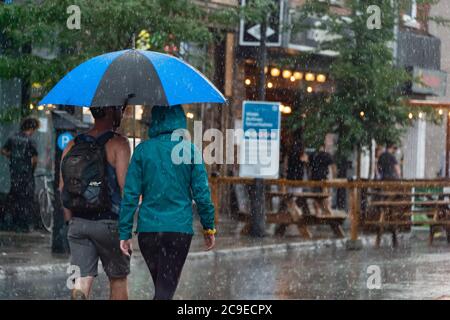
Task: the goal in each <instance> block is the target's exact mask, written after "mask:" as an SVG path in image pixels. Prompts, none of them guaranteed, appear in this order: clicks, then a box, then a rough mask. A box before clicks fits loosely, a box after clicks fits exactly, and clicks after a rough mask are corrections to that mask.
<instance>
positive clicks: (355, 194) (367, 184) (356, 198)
mask: <svg viewBox="0 0 450 320" xmlns="http://www.w3.org/2000/svg"><path fill="white" fill-rule="evenodd" d="M209 182H210V186H211V197H212V201H213V203H214V206H215V208H216V216H215V218H216V223H219V222H220V219H219V218H220V217H219V214H218V212H219V210H218V208H219V207H220V197H219V188H220V187H221V185H234V184H244V185H252V184H254V183H255V179H254V178H240V177H211V178H210V179H209ZM263 182H264V184H265V185H278V186H280V187H281V188H282V190H283V188H287V187H304V188H313V187H322V188H339V189H341V188H342V189H347V190H348V196H349V218H350V223H351V227H350V239H351V240H355V241H356V240H357V239H358V236H359V219H360V212H361V190H362V189H367V188H379V189H383V190H388V191H389V190H391V191H392V190H396V189H404V188H422V187H428V188H431V187H450V179H435V180H393V181H377V180H346V179H336V180H327V181H309V180H308V181H306V180H287V179H264V180H263Z"/></svg>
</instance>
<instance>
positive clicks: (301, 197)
mask: <svg viewBox="0 0 450 320" xmlns="http://www.w3.org/2000/svg"><path fill="white" fill-rule="evenodd" d="M329 197H330V194H328V193H314V192H285V191H271V192H266V199H267V200H269V201H268V202H269V203H270V204H271V203H272V201H270V200H272V198H280V203H279V206H278V209H277V210H274V209H273V207H272V206H270V209H269V211H268V212H267V213H266V222H267V223H274V224H276V225H277V227H276V231H275V234H276V235H279V236H283V235H284V234H285V232H286V229H287V227H288V226H289V225H291V224H294V225H296V227H297V229H298V231H299V233H300V235H301V236H303V237H304V238H307V239H311V238H312V233H311V231H310V230H309V228H308V226H311V225H329V226H330V228H331V230H332V231H333V232H334V234H335V235H336V236H337V237H339V238H343V237H344V236H345V234H344V231H343V230H342V226H341V225H342V223H343V222H344V221H345V219H346V218H347V216H346V215H345V214H337V213H333V212H332V211H331V210H330V209H329V208H328V206H327V205H326V199H327V198H329ZM307 200H312V201H314V202H316V203H317V205H318V208H319V212H314V213H312V212H311V210H310V208H309V206H308V202H307ZM240 218H241V220H245V221H246V222H247V223H246V225H245V227H244V228H243V229H242V233H244V234H246V233H248V232H249V230H250V219H249V214H244V213H241V214H240Z"/></svg>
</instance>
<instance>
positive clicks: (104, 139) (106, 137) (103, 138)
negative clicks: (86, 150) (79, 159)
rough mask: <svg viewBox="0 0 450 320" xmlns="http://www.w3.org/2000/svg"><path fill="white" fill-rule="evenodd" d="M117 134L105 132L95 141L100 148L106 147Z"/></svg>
mask: <svg viewBox="0 0 450 320" xmlns="http://www.w3.org/2000/svg"><path fill="white" fill-rule="evenodd" d="M116 134H117V133H115V132H113V131H108V132H105V133H103V134H101V135H100V136H98V137H97V138H96V139H95V140H96V141H97V143H98V144H99V145H100V146H102V147H103V146H104V145H105V144H106V143H107V142H108V141H109V140H110V139H111V138H112V137H114V136H115V135H116Z"/></svg>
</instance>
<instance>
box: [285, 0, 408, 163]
mask: <svg viewBox="0 0 450 320" xmlns="http://www.w3.org/2000/svg"><path fill="white" fill-rule="evenodd" d="M369 5H378V6H379V7H380V9H381V24H382V27H381V29H373V30H371V29H369V28H367V20H368V18H369V16H370V15H371V14H370V13H367V7H368V6H369ZM347 7H348V8H349V9H350V14H349V15H348V16H347V17H348V18H350V19H351V20H349V19H346V18H343V17H342V16H340V15H337V14H335V13H333V12H332V10H331V7H330V5H329V4H328V3H318V2H317V1H313V0H308V1H306V4H305V7H304V8H303V9H302V12H301V15H300V19H299V21H297V23H296V25H297V26H296V27H297V28H305V27H306V25H305V24H304V21H305V18H306V17H308V16H310V15H312V14H314V15H316V16H318V17H324V16H328V19H326V20H324V21H323V22H322V24H321V25H320V26H319V28H321V29H324V30H326V31H327V32H329V33H330V34H335V35H337V36H338V37H336V38H335V39H334V40H332V41H329V42H325V43H323V44H322V45H321V47H320V48H319V49H320V50H324V49H330V50H334V51H337V52H339V55H338V56H337V57H336V58H335V59H334V61H333V62H332V64H331V68H330V76H331V79H332V81H334V82H335V84H336V89H335V91H334V92H333V93H332V94H331V95H330V96H328V97H322V98H320V97H319V98H317V99H315V101H312V102H310V103H309V104H308V106H307V107H306V110H303V111H302V114H305V113H306V116H307V118H306V119H307V120H306V121H304V120H303V119H301V115H300V121H302V122H303V123H304V132H305V134H306V136H305V138H306V143H307V144H313V145H317V144H318V143H320V141H323V139H324V137H325V134H327V133H335V134H337V135H338V144H337V146H338V150H337V151H338V154H337V156H338V158H341V159H342V158H346V157H348V156H349V155H350V154H351V153H352V151H354V150H355V148H361V147H362V146H365V145H369V144H370V142H371V140H372V139H375V140H376V141H377V142H378V143H384V142H385V141H386V140H392V141H398V140H399V139H400V137H401V134H402V132H403V130H404V128H405V127H406V126H407V125H408V124H409V123H410V121H409V119H408V112H409V109H408V108H407V107H405V106H404V105H403V104H402V97H403V96H402V91H401V88H402V87H403V86H404V84H405V83H406V82H407V81H411V79H410V76H409V75H408V73H407V72H406V71H405V70H404V69H402V68H398V67H396V66H395V65H394V57H393V53H392V49H391V47H390V45H391V43H392V41H394V25H395V20H396V17H397V16H398V12H399V11H398V10H399V8H398V3H395V1H394V7H392V5H391V1H390V0H372V1H370V3H369V2H367V1H358V0H349V1H347ZM293 118H294V119H293V120H292V121H296V120H298V119H299V115H294V117H293Z"/></svg>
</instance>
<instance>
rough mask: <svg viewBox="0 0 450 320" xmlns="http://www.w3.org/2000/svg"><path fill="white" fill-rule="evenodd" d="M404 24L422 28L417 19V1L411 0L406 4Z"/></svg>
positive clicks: (403, 17) (403, 16)
mask: <svg viewBox="0 0 450 320" xmlns="http://www.w3.org/2000/svg"><path fill="white" fill-rule="evenodd" d="M402 19H403V24H404V25H405V26H406V27H411V28H416V29H418V28H420V23H419V22H418V21H417V1H416V0H410V1H407V3H406V4H405V11H404V13H403V15H402Z"/></svg>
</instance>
